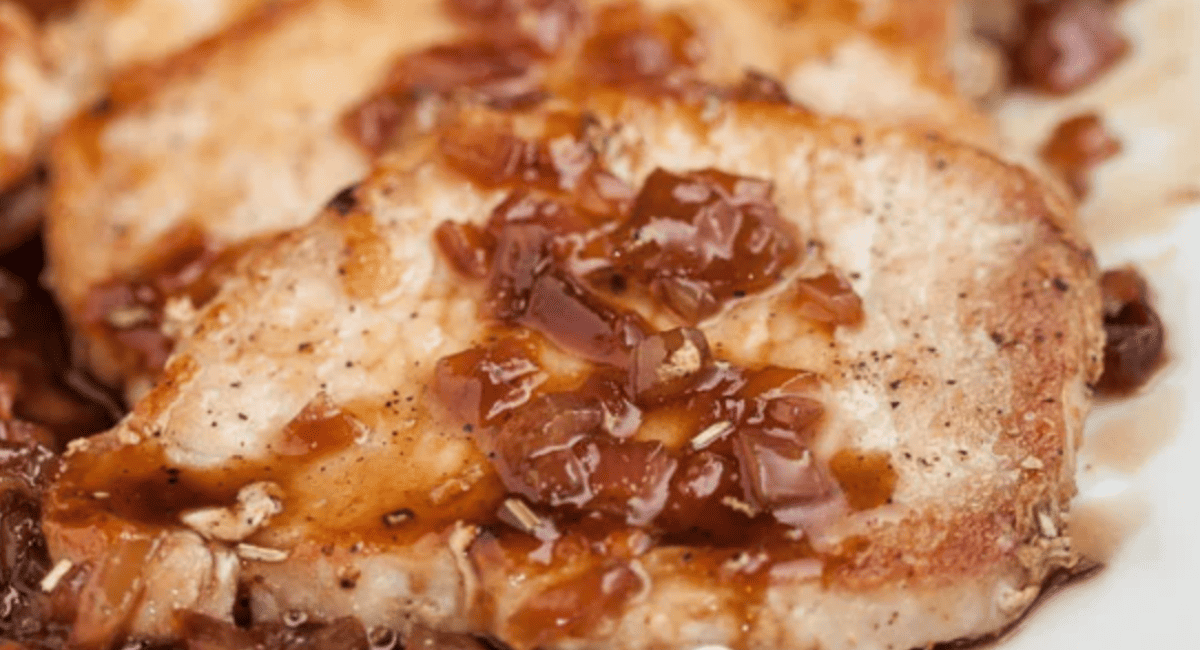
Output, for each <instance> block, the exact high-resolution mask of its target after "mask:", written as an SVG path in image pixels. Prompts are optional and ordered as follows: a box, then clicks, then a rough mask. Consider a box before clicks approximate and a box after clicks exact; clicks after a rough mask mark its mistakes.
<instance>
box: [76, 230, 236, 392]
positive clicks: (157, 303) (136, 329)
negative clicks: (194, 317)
mask: <svg viewBox="0 0 1200 650" xmlns="http://www.w3.org/2000/svg"><path fill="white" fill-rule="evenodd" d="M254 243H255V242H254V241H251V242H246V243H243V244H239V245H237V246H233V247H228V248H222V247H219V246H216V245H215V244H213V243H212V242H210V241H208V240H207V239H206V238H205V237H204V235H203V234H202V233H200V232H199V231H197V230H193V229H190V228H184V229H181V230H179V231H177V232H174V233H171V234H169V235H167V236H165V237H164V238H163V241H162V243H161V245H160V246H159V250H161V251H164V252H163V254H161V255H159V256H158V257H157V258H154V259H151V260H149V261H148V262H147V263H145V264H143V265H142V266H141V268H139V269H137V270H136V271H134V272H132V273H130V274H128V275H127V276H126V277H123V278H118V279H114V280H110V281H108V282H104V283H102V284H99V285H96V286H95V287H93V288H92V289H91V290H90V291H89V292H88V295H87V297H86V298H85V300H84V303H83V305H82V309H81V313H82V317H83V321H84V322H83V324H82V326H83V327H84V328H86V329H88V330H89V331H90V332H91V334H92V336H95V337H97V338H100V339H103V340H107V341H110V342H111V345H112V348H113V350H114V351H115V352H116V353H117V354H118V355H120V361H119V363H120V364H121V366H122V367H123V368H124V369H126V371H127V372H129V373H149V374H151V375H156V374H157V373H158V372H159V371H160V370H162V368H163V365H164V364H165V363H166V361H167V358H168V357H169V356H170V354H171V352H172V350H173V349H174V347H175V341H173V340H172V339H171V337H170V336H168V335H167V333H166V332H164V331H163V321H164V314H163V310H164V308H165V307H166V305H167V302H168V301H169V300H171V299H173V298H182V297H187V298H188V299H190V300H191V302H192V306H193V307H196V308H200V307H203V306H204V305H205V304H206V303H207V302H208V301H209V300H211V299H212V298H213V297H214V296H215V295H216V294H217V291H218V290H219V289H220V287H221V284H222V283H223V282H224V280H225V279H226V277H227V276H228V275H229V273H230V272H231V271H232V267H233V265H234V264H235V263H236V262H237V260H238V259H239V258H240V256H241V254H242V253H243V252H244V251H245V250H247V249H249V248H251V247H252V246H253V245H254Z"/></svg>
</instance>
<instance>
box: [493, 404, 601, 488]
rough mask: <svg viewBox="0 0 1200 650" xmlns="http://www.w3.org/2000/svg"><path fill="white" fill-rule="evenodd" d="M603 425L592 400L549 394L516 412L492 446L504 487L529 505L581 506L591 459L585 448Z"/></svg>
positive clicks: (592, 462) (598, 411)
mask: <svg viewBox="0 0 1200 650" xmlns="http://www.w3.org/2000/svg"><path fill="white" fill-rule="evenodd" d="M603 421H604V414H603V411H602V410H601V408H600V405H599V404H598V403H596V401H595V400H591V399H588V398H586V397H583V396H580V395H573V394H570V393H552V394H550V395H545V396H542V397H540V398H537V399H535V400H534V401H533V402H531V403H530V404H529V405H528V406H527V407H525V408H522V409H520V410H518V411H516V412H515V413H514V414H513V415H512V416H511V417H509V418H507V419H506V420H505V422H504V423H503V424H502V425H501V426H500V428H499V429H498V430H497V431H496V433H495V436H494V439H493V441H492V444H494V446H495V448H496V453H497V460H498V467H499V468H500V470H501V472H500V475H501V478H502V479H503V480H504V484H505V486H506V487H507V488H508V489H509V490H510V491H512V492H515V493H517V494H521V495H524V496H525V497H527V498H529V499H530V500H531V501H533V502H535V503H547V504H549V505H552V506H559V505H564V504H570V505H574V506H576V507H584V506H586V505H587V504H588V503H589V502H590V501H591V500H592V497H593V496H594V491H593V488H592V485H591V474H592V471H593V470H594V469H595V467H596V462H597V459H596V458H595V457H594V455H592V454H590V453H589V451H590V450H589V449H588V443H589V442H591V440H592V439H594V438H595V435H594V434H595V433H596V432H597V431H598V430H599V429H600V427H601V425H602V424H603Z"/></svg>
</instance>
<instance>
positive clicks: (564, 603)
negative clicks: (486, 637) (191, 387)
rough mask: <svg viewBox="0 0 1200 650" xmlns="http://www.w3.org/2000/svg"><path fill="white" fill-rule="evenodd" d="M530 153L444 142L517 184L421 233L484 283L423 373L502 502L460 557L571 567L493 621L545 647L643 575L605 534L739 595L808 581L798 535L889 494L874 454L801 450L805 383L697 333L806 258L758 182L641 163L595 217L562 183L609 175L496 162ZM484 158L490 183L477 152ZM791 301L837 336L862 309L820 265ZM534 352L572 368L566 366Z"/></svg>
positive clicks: (814, 380) (810, 406)
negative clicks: (779, 574) (473, 313)
mask: <svg viewBox="0 0 1200 650" xmlns="http://www.w3.org/2000/svg"><path fill="white" fill-rule="evenodd" d="M511 137H512V136H511V135H509V134H507V133H500V134H494V135H493V137H492V139H491V140H490V141H489V142H495V141H504V139H505V138H511ZM568 137H570V136H568ZM455 146H458V145H457V144H456V145H455ZM544 146H545V145H544V144H542V143H539V142H537V141H524V142H520V143H519V144H513V143H511V141H510V144H509V145H506V147H500V148H497V147H495V146H492V145H490V144H487V145H484V146H482V147H481V148H479V149H478V150H477V151H476V153H477V154H479V155H473V156H470V157H463V156H461V154H460V153H459V152H457V151H453V152H451V153H449V154H447V155H448V156H450V157H455V158H457V160H455V161H453V162H452V164H451V167H453V168H455V169H457V170H458V171H460V172H462V173H463V174H465V175H466V176H467V177H468V178H471V179H472V180H475V181H476V182H477V183H479V184H481V185H484V186H486V187H491V188H496V187H501V188H503V187H506V186H507V187H515V188H516V189H514V190H513V191H512V192H511V193H510V194H509V195H508V197H507V198H505V199H504V200H503V201H501V202H500V204H499V205H498V206H497V207H496V208H495V210H494V211H493V213H492V215H491V217H490V218H489V220H488V221H487V222H486V224H484V225H482V226H476V225H473V224H467V223H452V222H447V223H444V224H442V225H441V226H440V227H439V228H438V229H437V232H436V234H435V237H434V241H435V243H436V245H437V246H438V248H439V249H440V250H441V252H442V254H443V256H444V258H445V259H446V260H447V262H448V263H449V264H450V266H451V267H452V268H454V269H455V270H456V271H458V272H459V273H461V274H462V275H463V276H465V277H466V278H469V279H473V280H476V281H477V282H478V283H479V286H480V289H481V292H482V294H483V300H482V302H481V310H482V315H483V316H484V317H485V318H487V319H489V320H490V321H491V322H492V323H493V324H494V325H493V327H492V329H491V330H490V332H489V334H488V335H487V336H486V337H485V339H484V340H483V341H482V342H481V343H479V344H478V345H476V346H474V347H472V348H470V349H467V350H464V351H461V352H459V353H456V354H452V355H449V356H447V357H445V358H443V359H441V360H440V361H439V363H438V365H437V368H436V371H435V379H434V382H433V386H434V392H435V394H436V395H437V397H438V398H439V399H440V401H441V402H442V403H443V404H445V405H446V406H447V407H448V409H449V410H450V411H451V412H452V413H453V414H454V416H455V417H457V418H458V419H459V420H460V422H461V425H462V426H463V428H464V430H465V431H469V432H470V434H471V436H472V438H473V439H474V440H475V442H476V444H477V445H478V446H479V447H480V448H481V449H482V450H483V451H484V452H485V453H486V454H487V457H488V458H489V459H491V462H492V464H493V467H494V468H495V470H496V472H497V474H498V476H499V477H500V480H501V482H502V484H503V489H504V490H505V491H506V492H507V495H506V497H505V499H506V500H505V501H504V504H503V505H502V507H501V512H500V513H498V515H497V517H498V518H499V520H500V521H502V522H505V524H506V525H504V526H502V527H501V528H500V529H498V530H492V531H491V532H490V534H489V537H488V539H489V540H491V541H490V542H487V543H484V544H477V545H476V546H477V547H478V548H477V549H476V550H475V551H474V552H475V553H476V554H477V559H479V561H480V562H484V563H486V562H501V563H504V564H505V565H506V566H507V565H511V564H512V563H518V564H520V563H528V562H533V563H539V562H551V561H553V562H556V563H558V562H567V563H570V562H579V563H580V565H581V566H584V567H586V568H585V569H581V571H580V572H579V573H578V575H576V576H574V577H572V578H566V579H564V580H563V581H562V582H561V583H559V584H557V585H555V586H552V587H550V588H548V591H546V592H545V593H543V594H541V595H540V596H537V597H534V598H533V599H532V600H530V601H529V602H527V603H526V604H525V605H524V606H523V607H522V608H521V609H520V610H519V611H518V612H517V614H515V615H514V618H513V619H512V620H511V621H510V623H511V624H512V625H514V626H516V627H517V628H519V629H522V630H524V631H525V632H524V633H525V634H527V635H528V636H529V639H528V640H529V641H530V642H531V643H544V642H549V641H550V640H552V639H554V638H559V637H560V636H564V635H565V636H571V635H577V634H583V633H584V630H585V629H590V628H591V627H592V626H594V625H597V624H599V621H601V620H602V619H603V618H604V616H606V615H608V614H611V613H615V612H617V611H620V608H621V607H622V606H623V605H624V603H625V602H626V600H627V599H628V598H629V597H630V596H631V594H633V593H636V592H637V591H638V590H639V589H640V588H641V579H640V578H639V577H638V576H637V575H636V573H633V572H631V570H630V568H629V566H630V564H629V562H630V561H632V557H633V556H634V555H636V554H626V555H624V556H623V555H622V553H621V552H620V551H619V549H620V548H622V547H621V544H620V543H618V541H614V540H621V539H627V538H630V537H637V536H639V535H640V536H641V537H642V538H644V539H645V540H648V541H647V543H648V544H658V545H665V546H667V547H677V548H680V549H686V551H681V552H686V554H687V556H688V560H687V561H686V562H685V563H686V564H689V565H691V566H692V567H694V569H695V570H696V571H700V572H704V573H712V574H714V575H717V576H725V578H726V579H727V580H732V581H734V582H738V583H739V584H743V585H744V586H745V588H746V589H749V590H750V592H756V590H758V589H761V588H762V587H763V586H765V585H766V584H767V583H769V580H770V578H769V574H770V570H771V567H773V566H776V565H778V564H780V563H787V562H795V561H800V560H811V561H814V562H817V566H818V568H817V570H816V573H815V574H814V575H815V576H818V577H819V576H820V574H821V570H820V568H819V567H820V561H821V560H822V559H829V557H826V555H823V554H818V553H816V552H815V551H814V550H813V549H812V547H811V546H809V545H808V544H807V543H806V542H804V541H803V539H804V537H805V534H806V533H805V529H806V528H808V527H810V526H812V525H813V523H814V521H817V520H819V519H821V518H825V519H826V520H827V519H828V518H829V517H835V516H837V514H838V513H843V512H846V511H848V510H859V509H869V508H874V507H878V506H880V505H883V504H885V503H887V502H888V501H889V500H890V498H891V492H892V490H893V489H894V487H895V481H896V474H895V471H894V470H893V469H892V468H891V466H890V464H888V461H887V458H886V456H885V455H877V454H865V453H857V452H846V453H845V454H839V455H837V456H835V457H834V458H833V459H832V461H831V462H829V463H827V462H826V461H824V460H823V459H821V458H818V457H816V456H815V455H814V454H813V451H812V443H813V441H814V439H815V438H816V437H817V436H818V435H819V434H820V429H821V426H822V424H823V422H824V418H825V407H824V405H823V403H822V402H821V400H820V394H821V385H822V382H821V379H820V378H819V377H817V376H815V375H813V374H812V373H809V372H805V371H804V370H801V369H792V368H783V367H775V366H765V367H740V366H736V365H734V364H730V363H728V362H725V361H722V360H721V359H719V358H717V357H716V355H714V353H713V351H712V349H711V348H710V346H709V343H708V341H707V339H706V337H705V335H704V333H703V331H702V330H701V329H698V328H697V327H695V325H697V324H698V323H700V322H701V321H703V320H704V319H706V318H708V317H711V316H713V315H715V314H716V313H718V312H719V311H720V310H721V309H722V308H723V306H724V305H725V304H727V303H729V302H730V301H735V300H739V299H743V298H746V297H747V296H750V295H753V294H755V293H758V292H761V291H763V290H764V289H767V288H769V287H771V286H772V285H774V284H775V283H776V282H778V280H779V278H781V277H782V276H783V275H784V274H785V273H786V272H787V271H788V270H790V269H792V268H793V267H794V266H795V264H797V263H798V262H799V260H800V259H801V249H800V247H799V246H798V245H797V243H796V241H797V236H796V233H794V232H793V230H792V228H791V227H790V226H789V225H787V224H786V223H785V221H784V219H783V218H782V216H781V215H780V214H779V212H778V208H777V207H776V206H775V204H774V202H773V200H772V187H771V184H770V183H769V182H767V181H764V180H761V179H755V178H750V177H743V176H737V175H733V174H729V173H725V172H722V171H718V170H712V169H704V170H697V171H689V172H671V171H667V170H657V171H655V172H653V173H651V174H650V175H649V176H648V177H647V179H646V180H645V181H644V183H643V184H642V186H641V187H640V188H638V189H637V190H636V191H633V190H623V191H619V192H615V194H616V195H618V196H621V197H628V198H626V199H623V200H616V201H611V202H608V203H606V204H602V207H607V213H602V212H599V211H597V210H594V209H588V208H584V207H580V203H581V202H582V199H581V198H580V193H579V192H577V191H573V189H572V188H576V187H586V186H589V185H595V184H594V183H591V182H590V180H589V179H590V178H593V177H595V176H598V175H606V174H607V172H606V171H605V170H603V169H602V168H600V166H599V165H598V164H597V162H596V160H595V158H594V157H591V158H587V162H586V164H584V165H580V166H579V169H582V170H583V171H581V172H579V173H578V174H576V175H575V176H574V179H575V180H574V181H573V183H572V184H571V185H570V186H569V187H568V186H564V184H563V183H562V182H561V181H562V178H563V174H562V173H561V170H559V169H558V168H556V167H555V165H554V164H553V163H552V162H547V160H548V159H547V158H546V157H545V156H541V155H537V154H532V155H522V156H512V155H510V154H508V153H504V152H508V151H511V150H512V149H513V148H519V149H520V150H522V151H532V152H538V151H546V149H545V148H544ZM560 146H561V145H560ZM584 148H585V149H586V147H584ZM497 151H500V152H501V154H500V156H499V157H500V159H501V160H502V161H503V162H502V165H501V168H502V169H503V170H504V171H503V173H502V174H497V173H495V170H496V169H497V167H496V166H495V163H496V161H495V160H491V161H489V159H488V157H487V155H486V154H487V152H497ZM464 160H469V162H464ZM514 161H517V162H514ZM610 178H611V177H610ZM611 180H612V182H613V183H619V181H617V180H616V179H615V178H611ZM795 291H796V300H797V301H799V304H800V306H801V307H802V308H803V309H802V311H803V310H804V309H806V310H807V312H806V313H807V317H809V318H810V319H812V320H814V322H817V323H821V324H823V325H826V326H828V327H830V328H833V327H847V326H855V325H857V324H858V323H859V322H861V320H862V318H863V315H862V309H861V303H860V302H859V301H858V299H857V296H854V294H853V291H852V290H850V288H849V285H848V284H847V283H846V282H845V281H844V280H843V279H842V278H841V277H840V276H839V275H837V274H836V273H832V272H831V273H829V274H826V275H823V276H818V277H816V278H809V279H805V280H802V281H800V282H799V283H798V284H797V285H796V289H795ZM628 295H638V296H642V297H644V298H645V299H649V300H653V301H655V302H657V303H658V304H659V305H660V306H661V307H665V308H666V310H667V311H668V312H669V313H670V314H672V316H673V317H674V318H675V319H676V321H677V322H678V323H679V326H678V327H674V328H671V329H667V330H665V331H660V330H658V329H656V328H654V327H652V326H651V325H650V324H649V322H648V321H647V320H646V319H644V318H643V317H641V316H640V315H639V314H638V312H637V311H636V310H635V309H634V308H632V307H631V306H630V305H629V304H627V301H624V298H625V297H626V296H628ZM547 350H553V351H555V354H562V353H567V354H569V355H571V356H573V357H575V358H576V361H577V362H580V363H582V368H583V370H581V371H580V370H574V371H571V372H568V373H566V374H565V375H564V374H562V372H561V371H560V370H559V369H558V368H557V367H556V366H555V364H554V363H553V362H550V361H547V353H546V352H547ZM550 356H554V355H553V354H552V355H550ZM664 431H669V432H671V433H663V432H664ZM489 544H491V545H493V548H492V549H491V550H487V549H488V548H489ZM596 548H604V549H607V550H606V551H605V552H603V553H598V554H597V552H596V551H595V549H596ZM614 549H617V550H614ZM644 550H645V549H643V552H644ZM858 550H861V549H856V548H848V549H847V550H846V552H847V553H850V554H853V553H856V552H857V551H858ZM489 554H491V555H489ZM834 555H836V553H834ZM830 557H832V556H830ZM841 561H842V562H843V563H844V562H846V561H849V560H847V559H842V560H841ZM835 565H836V562H831V563H830V566H835ZM739 581H740V582H739ZM750 592H748V593H750ZM597 593H598V594H600V596H598V597H597V596H595V594H597ZM589 594H590V595H591V596H588V595H589ZM752 597H753V596H752V593H751V596H750V598H751V599H752ZM568 610H569V611H568ZM551 614H554V615H553V616H551ZM548 617H549V618H548ZM546 620H555V621H561V622H562V624H561V625H557V626H555V625H551V626H546V625H545V621H546ZM535 622H538V624H535Z"/></svg>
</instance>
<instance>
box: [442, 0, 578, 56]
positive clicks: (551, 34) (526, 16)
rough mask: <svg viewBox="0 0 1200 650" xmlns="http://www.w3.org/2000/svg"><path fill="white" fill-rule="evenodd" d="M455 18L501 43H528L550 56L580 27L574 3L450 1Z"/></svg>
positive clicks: (562, 0) (570, 0)
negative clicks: (466, 22) (515, 41)
mask: <svg viewBox="0 0 1200 650" xmlns="http://www.w3.org/2000/svg"><path fill="white" fill-rule="evenodd" d="M447 5H448V7H449V9H450V10H451V12H453V13H454V14H455V15H457V16H459V17H461V18H463V19H466V20H468V21H470V22H472V23H474V24H475V25H474V26H476V27H478V28H479V29H481V30H486V32H487V33H488V34H490V35H491V36H492V37H493V38H497V39H501V40H518V41H521V40H525V41H531V42H533V43H535V44H537V46H538V47H539V48H541V49H542V51H544V52H547V53H549V52H553V51H555V50H558V49H559V48H561V47H562V46H563V45H565V44H566V42H567V40H568V39H569V38H570V37H571V36H572V35H574V34H575V33H576V32H577V31H579V29H580V28H581V27H582V25H583V22H584V10H583V7H581V6H580V5H579V3H578V2H577V0H449V2H447Z"/></svg>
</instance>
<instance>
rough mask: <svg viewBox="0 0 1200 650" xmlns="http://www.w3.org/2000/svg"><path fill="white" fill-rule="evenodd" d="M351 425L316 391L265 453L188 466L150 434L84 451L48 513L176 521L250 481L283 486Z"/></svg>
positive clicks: (90, 519)
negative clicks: (121, 444) (174, 460)
mask: <svg viewBox="0 0 1200 650" xmlns="http://www.w3.org/2000/svg"><path fill="white" fill-rule="evenodd" d="M357 430H358V427H357V425H356V423H355V421H354V419H353V416H352V415H349V414H348V413H346V412H345V411H343V410H341V409H339V408H338V407H337V406H335V405H333V404H331V403H329V402H328V400H327V399H324V398H323V397H318V398H317V399H315V400H313V402H312V403H310V404H309V405H308V406H306V407H305V408H304V409H303V410H302V411H301V412H300V413H298V414H297V415H296V417H295V418H293V419H292V421H291V422H290V423H288V425H287V426H285V427H284V429H283V432H282V434H281V436H280V438H279V440H278V441H277V442H276V444H275V445H273V446H272V452H273V453H272V454H271V455H270V456H268V457H267V458H262V459H257V460H253V461H251V460H240V461H238V460H234V461H231V462H228V463H225V464H223V465H222V466H220V467H215V468H211V469H194V468H180V467H177V466H175V465H173V464H171V463H170V462H169V461H168V460H167V458H166V456H165V454H164V453H163V450H162V448H161V447H160V446H158V445H157V444H155V443H154V442H153V441H152V440H151V441H145V442H142V443H140V444H136V445H129V446H124V447H120V448H117V449H105V450H101V451H98V452H93V451H91V450H87V449H85V450H83V451H80V452H77V453H76V454H75V455H74V456H72V458H71V462H69V463H67V464H66V467H65V470H64V473H63V475H62V476H60V477H59V478H58V480H57V482H56V483H55V494H54V498H53V503H54V504H55V508H56V510H55V513H54V518H55V520H56V521H58V522H60V523H62V524H63V525H66V526H73V527H74V526H85V525H91V524H97V523H101V522H102V521H103V518H104V517H106V516H108V515H112V516H115V517H117V518H119V519H121V520H124V521H129V522H135V523H140V524H145V525H148V526H161V527H173V526H178V525H180V514H181V513H183V512H185V511H188V510H192V509H196V508H207V507H228V506H232V505H234V504H235V502H236V500H237V494H238V491H239V490H241V489H242V488H243V487H245V486H246V485H249V484H251V483H255V482H259V481H272V482H275V483H277V484H279V485H281V486H283V487H284V489H285V490H286V489H287V486H288V485H289V484H291V483H292V482H293V477H294V476H296V475H297V474H298V472H299V471H300V470H301V469H303V468H304V467H305V466H306V465H308V464H310V463H313V462H316V461H319V460H320V459H321V458H324V457H327V456H329V455H330V454H333V453H335V452H337V451H340V450H342V449H345V448H346V447H348V446H350V445H351V444H352V443H353V442H354V439H355V435H356V432H357Z"/></svg>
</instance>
